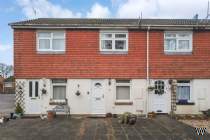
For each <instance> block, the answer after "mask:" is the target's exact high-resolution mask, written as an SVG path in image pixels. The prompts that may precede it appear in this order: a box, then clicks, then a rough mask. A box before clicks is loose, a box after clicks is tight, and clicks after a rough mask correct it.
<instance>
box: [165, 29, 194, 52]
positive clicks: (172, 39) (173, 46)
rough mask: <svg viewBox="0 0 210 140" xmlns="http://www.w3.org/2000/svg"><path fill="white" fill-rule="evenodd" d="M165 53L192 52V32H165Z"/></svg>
mask: <svg viewBox="0 0 210 140" xmlns="http://www.w3.org/2000/svg"><path fill="white" fill-rule="evenodd" d="M164 51H165V52H192V32H183V31H179V32H165V34H164Z"/></svg>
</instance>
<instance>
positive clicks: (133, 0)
mask: <svg viewBox="0 0 210 140" xmlns="http://www.w3.org/2000/svg"><path fill="white" fill-rule="evenodd" d="M207 3H208V0H176V1H175V0H6V1H3V0H1V1H0V19H1V21H0V63H6V64H13V37H12V34H13V31H12V29H11V28H10V27H9V26H8V23H10V22H14V21H20V20H26V19H31V18H39V17H65V18H71V17H77V18H80V17H83V18H85V17H88V18H110V17H111V18H138V17H139V15H140V13H141V12H142V14H143V18H192V17H193V15H195V14H196V13H198V14H199V18H205V16H206V13H207ZM34 11H36V14H35V12H34Z"/></svg>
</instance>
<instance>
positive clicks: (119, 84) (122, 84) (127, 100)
mask: <svg viewBox="0 0 210 140" xmlns="http://www.w3.org/2000/svg"><path fill="white" fill-rule="evenodd" d="M117 80H118V79H117ZM117 80H115V102H131V101H132V97H131V87H132V86H131V85H132V83H131V82H132V81H131V80H129V83H123V82H121V83H118V82H117ZM120 80H121V79H120ZM126 80H127V79H126ZM120 86H122V87H123V86H128V87H129V94H130V96H129V97H130V99H126V100H121V99H117V87H120Z"/></svg>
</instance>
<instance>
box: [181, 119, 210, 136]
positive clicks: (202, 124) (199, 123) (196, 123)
mask: <svg viewBox="0 0 210 140" xmlns="http://www.w3.org/2000/svg"><path fill="white" fill-rule="evenodd" d="M179 121H181V122H182V123H185V124H187V125H190V126H192V127H196V128H206V129H207V132H208V133H210V119H208V120H179Z"/></svg>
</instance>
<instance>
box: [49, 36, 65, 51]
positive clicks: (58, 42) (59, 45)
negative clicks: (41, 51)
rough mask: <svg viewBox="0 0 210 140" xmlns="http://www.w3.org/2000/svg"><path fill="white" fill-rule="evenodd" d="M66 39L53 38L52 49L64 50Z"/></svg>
mask: <svg viewBox="0 0 210 140" xmlns="http://www.w3.org/2000/svg"><path fill="white" fill-rule="evenodd" d="M64 42H65V40H64V39H53V42H52V49H53V50H64V49H65V43H64Z"/></svg>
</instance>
